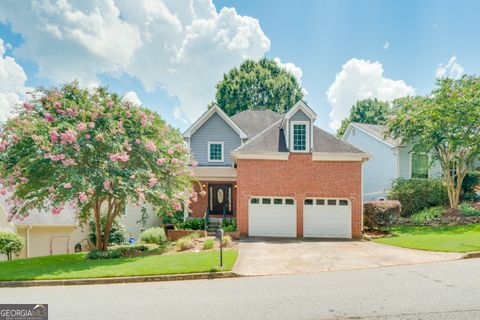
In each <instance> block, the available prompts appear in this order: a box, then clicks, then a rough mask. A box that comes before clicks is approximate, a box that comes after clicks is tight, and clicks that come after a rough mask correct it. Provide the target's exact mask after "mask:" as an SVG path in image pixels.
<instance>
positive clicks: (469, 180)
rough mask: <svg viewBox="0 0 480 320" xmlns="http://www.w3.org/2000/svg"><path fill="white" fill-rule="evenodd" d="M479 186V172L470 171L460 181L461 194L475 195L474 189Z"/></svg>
mask: <svg viewBox="0 0 480 320" xmlns="http://www.w3.org/2000/svg"><path fill="white" fill-rule="evenodd" d="M478 186H480V171H470V172H468V173H467V174H466V175H465V178H463V181H462V191H463V194H468V193H475V188H476V187H478Z"/></svg>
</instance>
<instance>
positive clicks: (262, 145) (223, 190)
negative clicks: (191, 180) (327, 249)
mask: <svg viewBox="0 0 480 320" xmlns="http://www.w3.org/2000/svg"><path fill="white" fill-rule="evenodd" d="M316 117H317V115H316V114H315V112H314V111H313V110H312V109H310V107H308V106H307V105H306V104H305V103H304V102H303V101H299V102H298V103H296V104H295V105H294V106H293V107H292V108H291V109H290V110H289V111H288V112H287V113H285V114H278V113H275V112H273V111H269V110H262V111H256V110H249V111H244V112H241V113H239V114H236V115H234V116H232V117H229V116H227V115H226V114H225V113H224V112H223V111H222V110H221V109H220V108H219V107H217V106H213V107H211V108H210V109H209V110H208V111H206V112H205V113H204V114H203V115H202V116H201V117H200V118H199V119H198V120H197V121H196V122H195V123H193V124H192V126H191V127H190V128H189V129H187V130H186V131H185V133H184V137H185V140H186V142H187V143H188V145H189V147H190V149H191V152H192V154H193V156H194V157H195V159H196V160H197V162H198V167H197V168H195V174H196V176H197V179H198V183H195V184H194V188H195V190H196V191H197V192H199V193H200V192H201V191H204V192H201V194H202V195H203V196H199V197H198V201H197V202H194V203H192V205H191V207H190V215H191V216H193V217H203V216H205V214H208V215H209V216H210V217H212V216H214V217H215V216H216V217H220V218H221V217H223V216H226V217H234V218H236V219H237V224H238V228H239V230H240V232H241V234H242V235H248V236H273V237H332V238H352V237H353V238H359V237H360V236H361V231H362V163H363V161H365V160H367V159H368V158H369V155H368V154H366V153H365V152H363V151H361V150H359V149H357V148H355V147H353V146H352V145H350V144H349V143H347V142H345V141H342V140H340V139H337V138H335V137H334V136H332V135H331V134H329V133H327V132H325V131H323V130H321V129H320V128H318V127H316V126H314V125H313V123H314V122H315V119H316Z"/></svg>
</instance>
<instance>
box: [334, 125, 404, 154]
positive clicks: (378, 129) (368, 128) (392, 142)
mask: <svg viewBox="0 0 480 320" xmlns="http://www.w3.org/2000/svg"><path fill="white" fill-rule="evenodd" d="M352 127H353V128H357V129H359V130H361V131H363V132H365V133H366V134H368V135H369V136H371V137H373V138H375V139H377V140H379V141H380V142H383V143H385V144H386V145H388V146H389V147H392V148H396V147H401V146H402V145H403V143H402V140H401V139H394V138H392V137H391V136H388V135H387V126H384V125H378V124H367V123H359V122H350V124H349V125H348V128H347V130H345V133H344V134H343V137H342V138H345V137H346V136H347V135H348V133H349V132H350V131H351V130H352V129H351V128H352Z"/></svg>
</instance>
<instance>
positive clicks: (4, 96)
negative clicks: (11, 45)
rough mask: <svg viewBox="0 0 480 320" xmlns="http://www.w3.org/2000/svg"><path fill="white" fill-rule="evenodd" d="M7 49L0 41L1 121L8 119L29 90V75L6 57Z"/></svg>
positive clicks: (10, 58)
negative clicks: (26, 83) (14, 107)
mask: <svg viewBox="0 0 480 320" xmlns="http://www.w3.org/2000/svg"><path fill="white" fill-rule="evenodd" d="M6 47H7V46H4V44H3V40H2V39H0V121H4V120H5V119H6V118H7V116H8V115H9V114H10V113H11V111H12V107H13V106H14V105H15V104H18V103H20V101H21V99H22V98H23V97H24V96H25V91H26V90H27V88H26V87H25V81H27V75H26V74H25V72H24V71H23V68H22V67H21V66H20V65H19V64H17V62H16V61H15V59H14V58H12V57H9V56H6V55H5V48H6Z"/></svg>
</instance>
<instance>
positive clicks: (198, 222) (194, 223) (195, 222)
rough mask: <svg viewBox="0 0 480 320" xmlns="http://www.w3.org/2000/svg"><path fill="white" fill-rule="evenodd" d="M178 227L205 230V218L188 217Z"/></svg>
mask: <svg viewBox="0 0 480 320" xmlns="http://www.w3.org/2000/svg"><path fill="white" fill-rule="evenodd" d="M178 229H181V230H205V219H203V218H193V219H188V220H187V221H185V222H184V223H182V224H180V225H179V227H178Z"/></svg>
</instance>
